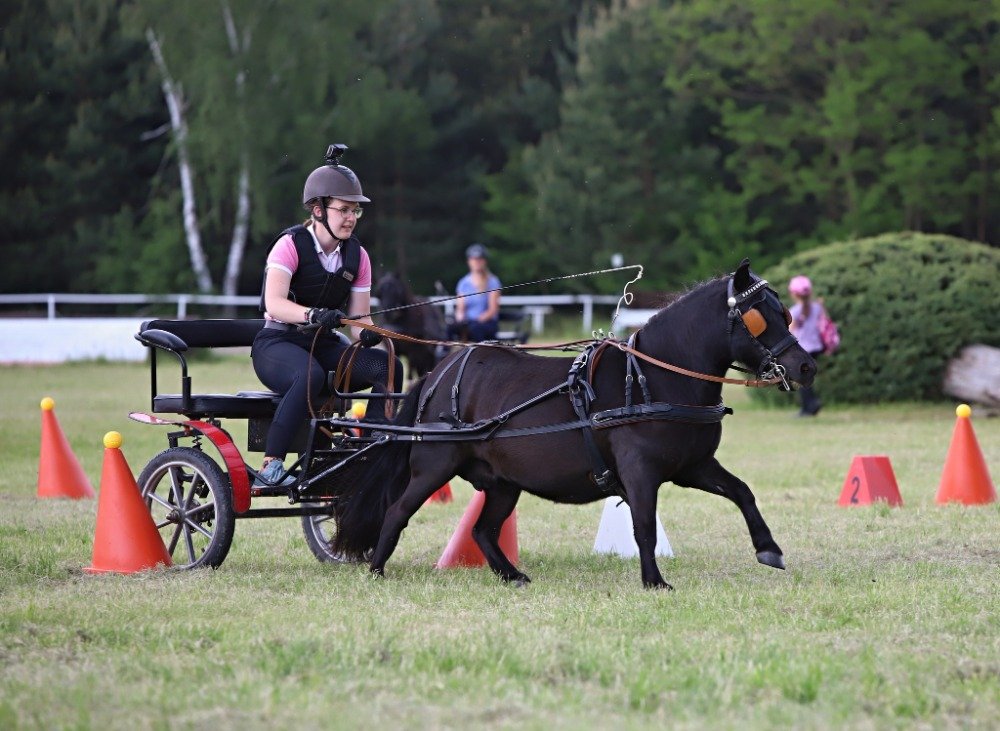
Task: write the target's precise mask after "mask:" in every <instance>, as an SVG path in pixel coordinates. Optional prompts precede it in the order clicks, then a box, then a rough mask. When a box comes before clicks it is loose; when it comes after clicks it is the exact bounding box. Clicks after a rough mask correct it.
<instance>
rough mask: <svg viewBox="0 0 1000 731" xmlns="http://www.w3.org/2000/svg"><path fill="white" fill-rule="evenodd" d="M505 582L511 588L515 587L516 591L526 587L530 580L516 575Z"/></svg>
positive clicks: (522, 575)
mask: <svg viewBox="0 0 1000 731" xmlns="http://www.w3.org/2000/svg"><path fill="white" fill-rule="evenodd" d="M506 582H507V583H508V584H510V585H511V586H516V587H517V588H518V589H520V588H521V587H522V586H527V585H528V584H530V583H531V579H529V578H528V577H527V576H525V575H524V574H518V575H517V576H512V577H511V578H509V579H506Z"/></svg>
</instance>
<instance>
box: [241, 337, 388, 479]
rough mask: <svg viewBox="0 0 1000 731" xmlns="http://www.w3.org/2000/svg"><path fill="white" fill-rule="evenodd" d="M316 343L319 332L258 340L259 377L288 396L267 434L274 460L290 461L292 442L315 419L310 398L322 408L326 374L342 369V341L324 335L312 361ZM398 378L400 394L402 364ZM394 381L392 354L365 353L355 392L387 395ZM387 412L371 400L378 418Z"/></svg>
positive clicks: (357, 364)
mask: <svg viewBox="0 0 1000 731" xmlns="http://www.w3.org/2000/svg"><path fill="white" fill-rule="evenodd" d="M312 344H313V333H300V332H298V331H295V330H288V331H283V330H272V329H269V328H265V329H263V330H261V331H260V332H259V333H258V334H257V337H256V338H255V339H254V341H253V350H252V358H253V369H254V371H255V372H256V373H257V377H258V378H259V379H260V381H261V383H263V384H264V385H265V386H267V387H268V388H269V389H271V390H272V391H274V392H275V393H280V394H282V398H281V403H280V404H278V409H277V410H276V411H275V413H274V420H273V421H272V422H271V428H270V429H269V430H268V432H267V442H266V445H265V451H264V454H265V455H267V456H268V457H279V458H280V459H284V458H285V455H286V454H288V450H289V447H290V445H291V443H292V440H293V439H294V438H295V435H296V433H298V431H299V429H300V428H301V427H302V424H303V423H304V422H305V421H306V419H308V417H309V400H310V399H311V400H312V402H313V404H314V406H318V405H319V404H320V392H321V391H322V390H323V389H324V386H325V382H326V374H327V372H328V371H332V370H336V368H337V363H338V362H339V361H340V356H341V355H342V354H343V353H344V351H345V350H346V349H347V345H346V344H345V343H344V342H343V341H342V340H341V339H340V338H335V337H330V336H329V335H325V334H323V335H320V336H319V338H318V339H317V340H316V346H315V348H314V349H313V354H312V357H311V358H310V356H309V349H310V348H311V347H312ZM395 374H396V378H395V381H396V382H395V383H393V384H392V390H393V391H397V392H398V391H399V390H400V388H401V387H402V380H403V377H402V376H403V366H402V364H401V363H400V362H399V361H398V360H397V361H396V369H395ZM388 380H389V354H388V353H386V352H385V351H384V350H382V349H381V348H365V349H362V350H361V351H360V352H359V353H358V355H357V358H356V359H355V361H354V368H353V369H352V371H351V384H350V388H351V390H352V391H356V390H359V389H362V388H368V387H369V386H371V387H373V388H374V390H376V391H379V392H384V391H385V387H386V382H387V381H388ZM307 387H308V388H307ZM384 409H385V399H381V398H379V399H371V401H370V402H369V404H368V413H369V414H370V415H372V416H375V415H377V414H383V413H384Z"/></svg>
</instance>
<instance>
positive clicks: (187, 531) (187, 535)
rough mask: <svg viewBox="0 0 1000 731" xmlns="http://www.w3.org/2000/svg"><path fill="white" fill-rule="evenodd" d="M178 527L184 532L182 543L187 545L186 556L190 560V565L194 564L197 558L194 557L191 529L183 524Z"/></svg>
mask: <svg viewBox="0 0 1000 731" xmlns="http://www.w3.org/2000/svg"><path fill="white" fill-rule="evenodd" d="M179 527H180V528H182V529H183V530H184V542H185V543H187V550H188V556H189V557H190V558H191V563H194V562H195V561H197V560H198V558H197V556H195V555H194V541H192V540H191V529H190V528H188V527H187V526H186V525H183V524H182V525H181V526H179Z"/></svg>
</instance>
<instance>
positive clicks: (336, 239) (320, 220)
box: [312, 201, 347, 246]
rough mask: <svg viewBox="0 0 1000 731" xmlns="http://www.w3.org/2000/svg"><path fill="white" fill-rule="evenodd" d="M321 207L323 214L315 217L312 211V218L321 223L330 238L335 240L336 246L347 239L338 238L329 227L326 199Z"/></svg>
mask: <svg viewBox="0 0 1000 731" xmlns="http://www.w3.org/2000/svg"><path fill="white" fill-rule="evenodd" d="M321 208H322V209H323V215H322V216H319V217H317V216H316V214H315V213H314V214H312V220H314V221H319V222H320V223H321V224H323V228H325V229H326V232H327V233H328V234H330V238H331V239H333V240H334V241H336V242H337V246H340V245H341V244H342V243H344V242H345V241H347V239H342V238H340V237H339V236H337V235H336V234H335V233H334V232H333V231H332V230H331V229H330V224H329V223H327V213H326V201H324V202H323V205H322V206H321Z"/></svg>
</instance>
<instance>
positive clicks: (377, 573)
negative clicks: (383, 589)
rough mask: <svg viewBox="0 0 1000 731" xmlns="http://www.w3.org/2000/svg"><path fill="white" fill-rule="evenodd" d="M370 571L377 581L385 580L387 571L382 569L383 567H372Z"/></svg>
mask: <svg viewBox="0 0 1000 731" xmlns="http://www.w3.org/2000/svg"><path fill="white" fill-rule="evenodd" d="M369 571H371V575H372V576H373V577H375V578H376V579H384V578H385V569H384V568H382V567H379V568H375V567H372V568H371V569H369Z"/></svg>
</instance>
